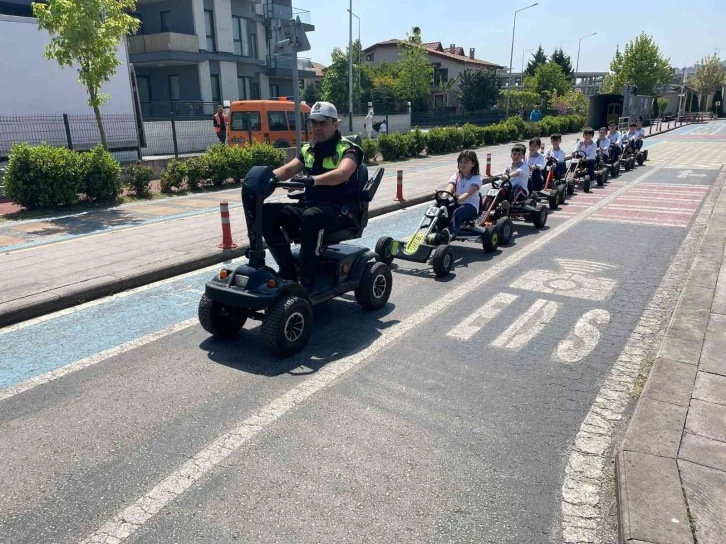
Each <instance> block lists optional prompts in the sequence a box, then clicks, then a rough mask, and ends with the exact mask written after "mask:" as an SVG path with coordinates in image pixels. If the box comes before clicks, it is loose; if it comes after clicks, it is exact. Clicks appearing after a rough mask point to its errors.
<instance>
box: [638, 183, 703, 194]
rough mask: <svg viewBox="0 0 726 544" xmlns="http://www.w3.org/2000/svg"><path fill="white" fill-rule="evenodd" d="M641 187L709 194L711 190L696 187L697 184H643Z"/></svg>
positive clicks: (700, 186)
mask: <svg viewBox="0 0 726 544" xmlns="http://www.w3.org/2000/svg"><path fill="white" fill-rule="evenodd" d="M640 187H653V188H654V189H658V188H661V187H672V188H674V189H678V188H682V189H685V190H688V191H691V190H700V191H703V192H704V193H706V192H708V190H709V189H710V188H711V187H710V185H696V184H695V183H660V182H658V183H641V184H640Z"/></svg>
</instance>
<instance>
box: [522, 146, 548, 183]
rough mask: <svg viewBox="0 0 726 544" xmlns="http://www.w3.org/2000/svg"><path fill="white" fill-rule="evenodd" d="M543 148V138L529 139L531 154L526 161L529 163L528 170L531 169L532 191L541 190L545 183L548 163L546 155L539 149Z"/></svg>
mask: <svg viewBox="0 0 726 544" xmlns="http://www.w3.org/2000/svg"><path fill="white" fill-rule="evenodd" d="M541 148H542V140H540V139H539V138H532V139H531V140H530V141H529V155H527V159H526V161H525V163H526V164H527V170H529V183H528V187H527V188H528V189H529V190H531V191H539V190H540V189H542V185H544V176H543V174H542V172H544V169H545V167H546V166H547V163H546V161H545V158H544V155H542V154H541V153H540V152H539V150H540V149H541Z"/></svg>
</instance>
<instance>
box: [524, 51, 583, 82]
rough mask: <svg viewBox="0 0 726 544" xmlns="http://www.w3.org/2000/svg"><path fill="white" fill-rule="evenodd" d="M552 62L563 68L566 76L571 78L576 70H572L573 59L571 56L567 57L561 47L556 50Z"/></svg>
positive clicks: (551, 58)
mask: <svg viewBox="0 0 726 544" xmlns="http://www.w3.org/2000/svg"><path fill="white" fill-rule="evenodd" d="M550 60H551V62H554V63H556V64H559V65H560V68H562V71H563V72H564V74H565V76H567V77H570V76H571V75H572V74H573V72H574V70H573V69H572V59H570V55H565V52H564V51H563V50H562V48H561V47H559V48H557V49H555V51H554V53H552V56H551V57H550ZM533 75H534V74H533Z"/></svg>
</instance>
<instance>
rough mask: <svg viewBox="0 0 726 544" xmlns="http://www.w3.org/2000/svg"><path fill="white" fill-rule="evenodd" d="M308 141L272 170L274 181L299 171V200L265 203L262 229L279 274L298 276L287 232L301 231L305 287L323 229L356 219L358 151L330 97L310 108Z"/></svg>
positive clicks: (310, 281) (346, 225)
mask: <svg viewBox="0 0 726 544" xmlns="http://www.w3.org/2000/svg"><path fill="white" fill-rule="evenodd" d="M309 122H310V123H311V124H312V134H313V140H312V141H311V142H310V143H306V144H303V145H302V150H301V153H300V154H298V156H297V157H295V158H294V159H293V160H291V161H290V162H289V163H287V164H286V165H284V166H281V167H280V168H278V169H277V170H275V171H274V174H275V176H276V177H277V178H278V179H279V180H283V181H284V180H288V179H290V178H291V177H293V176H295V175H297V174H300V173H301V172H302V173H303V174H304V177H303V178H302V179H301V181H303V182H304V183H305V185H306V189H305V195H304V197H303V199H302V200H301V201H300V202H299V203H296V204H280V203H269V204H265V205H264V212H263V218H264V219H263V226H262V233H263V236H264V238H265V241H266V242H267V246H268V248H269V250H270V253H271V254H272V256H273V257H274V258H275V260H276V261H277V264H278V265H279V267H280V275H281V276H282V277H284V278H287V279H292V280H295V279H297V273H296V272H297V271H296V270H295V261H294V259H293V256H292V252H291V250H290V243H289V242H288V241H287V239H286V238H285V236H284V234H283V232H282V229H281V227H284V228H285V230H286V231H287V233H288V234H289V235H290V236H294V235H295V234H298V233H299V236H300V282H301V283H302V284H303V286H304V287H305V288H306V289H312V288H313V286H314V277H315V267H316V265H317V261H318V253H319V251H318V250H319V247H320V242H321V241H322V238H323V237H322V235H323V233H324V232H325V231H335V230H340V229H346V228H354V227H355V226H356V225H355V223H356V221H357V220H358V214H357V210H356V208H355V206H356V202H357V201H358V200H357V195H356V190H357V184H356V183H355V181H356V179H357V178H356V175H357V170H358V165H359V164H360V163H361V161H362V160H363V150H362V149H361V148H360V147H358V146H357V145H356V144H354V143H353V142H351V141H349V140H347V139H345V138H343V137H342V136H341V134H340V130H339V122H338V111H337V110H336V109H335V106H334V105H333V104H331V103H330V102H316V103H315V104H314V105H313V107H312V110H311V112H310V117H309Z"/></svg>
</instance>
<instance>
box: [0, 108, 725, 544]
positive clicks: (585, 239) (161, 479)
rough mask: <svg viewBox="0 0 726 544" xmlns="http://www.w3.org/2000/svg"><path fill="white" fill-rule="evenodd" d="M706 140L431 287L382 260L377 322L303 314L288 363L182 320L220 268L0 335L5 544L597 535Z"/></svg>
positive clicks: (674, 137) (689, 225)
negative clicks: (307, 336)
mask: <svg viewBox="0 0 726 544" xmlns="http://www.w3.org/2000/svg"><path fill="white" fill-rule="evenodd" d="M724 126H725V123H723V122H719V123H712V124H709V125H707V126H705V127H697V128H695V129H694V128H693V127H686V128H684V129H679V131H675V132H674V133H670V134H666V135H664V136H663V137H662V138H659V139H653V140H650V141H648V144H647V145H648V146H650V147H652V151H651V153H650V154H651V160H650V161H649V162H648V163H646V166H643V167H641V168H638V169H637V170H636V171H634V172H631V173H628V174H623V175H622V176H621V177H620V178H618V179H616V180H614V181H612V183H610V184H609V185H607V186H606V187H604V188H594V189H593V191H592V193H591V194H590V195H585V194H578V195H576V196H575V197H574V198H573V199H572V200H571V201H569V204H567V205H566V206H563V208H562V209H561V210H558V211H556V212H553V213H552V215H551V216H550V218H549V221H548V224H547V226H546V227H545V228H544V229H542V230H541V231H539V232H538V231H536V230H535V229H534V228H533V227H532V226H531V225H530V224H523V223H518V224H517V236H516V237H515V240H514V242H513V243H512V244H510V245H509V246H506V247H502V248H500V250H498V251H497V252H496V253H494V254H491V255H485V254H484V253H483V251H482V250H481V248H480V247H478V246H475V245H474V244H468V245H467V244H456V247H455V250H456V256H457V266H456V269H455V273H454V274H452V275H451V276H450V277H449V278H447V279H446V280H443V281H442V280H437V279H435V278H434V277H433V274H432V272H431V270H430V268H428V267H427V266H425V265H420V266H419V265H414V264H413V263H404V262H397V263H396V264H395V265H394V291H393V294H392V296H391V299H390V303H389V305H388V306H387V307H386V308H384V309H383V310H381V311H379V312H376V313H364V312H362V311H361V310H360V308H359V307H358V305H357V304H356V303H355V301H354V300H353V298H352V297H343V298H341V299H338V300H334V301H331V302H329V303H326V304H324V305H321V306H318V307H316V308H315V330H314V333H313V336H312V338H311V341H310V343H309V345H308V346H307V347H306V349H305V350H303V351H302V352H301V353H300V354H298V355H296V356H295V357H292V358H290V359H286V360H278V359H274V358H272V357H271V356H270V355H269V354H268V353H267V352H266V351H265V350H264V348H263V346H262V345H261V343H260V342H259V340H258V338H257V336H258V335H257V331H256V330H255V329H256V327H257V323H256V322H252V323H249V324H247V325H246V327H245V329H244V330H243V331H242V332H241V333H240V334H239V335H238V336H237V337H236V338H234V339H231V340H229V341H219V340H215V339H212V338H210V337H209V335H208V334H206V333H205V332H204V331H203V330H202V328H201V327H200V326H199V325H198V323H197V321H196V317H195V316H196V305H197V302H198V299H199V296H200V294H201V292H202V289H203V285H204V282H205V281H206V280H207V279H208V278H209V276H210V274H212V273H214V271H216V270H218V268H219V267H214V268H213V269H212V270H206V271H201V272H195V273H192V274H188V275H186V276H183V277H179V278H174V279H172V280H167V281H165V282H160V283H158V284H154V285H150V286H147V287H144V288H141V289H137V290H134V291H129V292H125V293H123V294H121V295H117V296H115V297H110V298H108V299H102V300H99V301H95V302H93V303H89V304H87V305H84V306H79V307H76V308H73V309H71V310H67V311H64V312H59V313H58V314H53V315H50V316H46V317H44V318H40V319H37V320H33V321H29V322H26V323H22V324H20V325H16V326H13V327H8V328H6V329H3V330H0V354H1V355H0V436H2V437H3V440H2V441H0V459H2V463H0V481H2V491H0V542H3V543H5V542H7V543H24V542H27V543H56V542H58V543H60V542H82V541H83V542H122V541H125V542H144V543H147V542H148V543H152V542H153V543H156V542H179V543H183V542H204V543H208V542H215V543H222V542H296V543H297V542H301V543H305V542H412V543H413V542H416V543H420V542H477V543H482V542H492V543H494V542H496V543H539V542H542V543H545V542H596V541H603V540H604V541H607V538H608V537H607V528H606V527H605V525H606V524H605V523H604V521H603V519H604V517H605V515H604V514H603V512H604V511H605V510H607V508H606V507H607V504H608V500H609V499H608V478H609V477H610V476H609V473H608V456H609V454H610V450H611V449H612V446H613V440H614V438H615V434H616V428H615V427H614V426H611V425H609V424H607V423H606V422H605V420H608V421H622V420H624V419H626V418H627V415H628V410H629V406H631V405H632V402H631V401H632V399H631V396H630V390H631V389H632V387H633V385H634V382H635V379H636V376H637V372H636V373H635V374H633V372H629V371H628V369H627V368H625V367H623V366H622V365H621V364H620V362H621V361H622V360H623V354H624V353H627V354H629V355H628V357H629V359H628V360H629V361H631V362H633V364H636V363H637V364H638V365H640V364H641V363H645V362H647V358H648V356H649V351H648V349H647V346H648V345H649V342H650V343H652V342H653V341H654V340H655V339H657V337H658V334H659V333H660V331H661V329H662V327H663V326H664V325H665V323H666V322H667V318H668V315H669V312H670V310H671V309H672V304H673V303H674V299H673V297H672V296H670V295H672V293H671V292H668V291H667V289H672V286H671V284H673V282H672V281H671V280H672V278H673V277H674V276H673V274H674V273H675V272H678V271H679V270H680V271H682V270H684V269H686V268H687V264H688V260H689V253H688V250H690V248H691V245H692V244H693V241H694V240H696V241H697V237H698V235H699V229H702V228H703V225H704V224H705V223H704V221H705V218H707V214H708V212H709V206H710V205H712V201H713V199H714V198H715V196H717V192H718V191H720V189H721V185H722V184H723V179H722V178H719V177H718V174H719V166H720V164H721V163H723V162H726V160H724V157H726V139H724V138H721V136H726V133H724V131H723V130H722V129H723V128H724ZM719 131H721V132H720V133H719ZM679 134H683V135H682V136H681V135H679ZM694 148H697V150H698V151H697V152H696V153H685V152H684V150H692V149H694ZM422 212H423V209H422V208H421V207H417V208H413V209H409V210H405V211H401V212H397V213H393V214H389V215H386V216H382V217H379V218H376V219H374V220H372V221H371V222H370V223H369V226H368V229H367V230H366V233H365V237H364V239H363V240H361V241H360V243H362V244H366V245H369V246H372V245H373V244H375V240H376V239H377V238H378V237H379V236H382V235H384V234H385V235H392V236H395V237H404V236H406V235H408V234H410V231H411V230H412V229H413V228H414V227H415V225H416V223H417V222H418V220H419V218H420V215H421V213H422ZM669 282H670V283H669ZM669 286H671V287H669ZM663 293H666V295H667V296H663ZM644 327H645V329H647V331H649V332H648V334H647V338H646V337H638V336H637V335H643V332H642V331H643V330H645V329H644ZM633 345H635V346H636V348H633V347H632V346H633ZM637 346H640V348H638V347H637ZM613 380H614V381H615V382H617V383H618V384H620V387H619V388H616V389H612V387H610V385H609V384H612V383H613ZM609 387H610V388H609ZM603 395H604V396H605V398H607V399H608V406H607V409H603V410H600V409H598V406H599V404H598V403H599V399H602V398H603ZM598 418H600V419H599V420H600V424H599V428H600V429H601V430H602V432H600V433H599V434H598V433H597V432H593V431H591V429H590V427H591V426H593V425H594V426H595V427H597V426H598V423H597V421H598ZM84 539H85V540H84ZM598 539H599V540H598Z"/></svg>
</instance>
